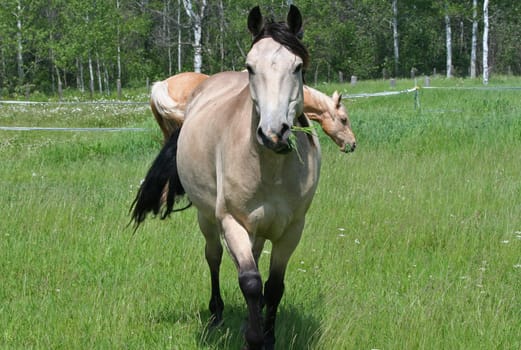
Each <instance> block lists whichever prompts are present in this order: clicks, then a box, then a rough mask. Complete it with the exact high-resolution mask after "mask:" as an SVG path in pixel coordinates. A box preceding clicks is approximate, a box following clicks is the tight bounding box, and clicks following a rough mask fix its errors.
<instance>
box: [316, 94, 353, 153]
mask: <svg viewBox="0 0 521 350" xmlns="http://www.w3.org/2000/svg"><path fill="white" fill-rule="evenodd" d="M332 102H333V103H332V105H331V106H329V108H328V111H327V112H325V113H327V114H328V115H327V117H324V118H322V128H323V129H324V131H325V132H326V133H327V134H328V135H329V136H330V137H331V138H332V139H333V141H335V143H336V144H337V145H338V146H340V149H341V150H342V151H344V152H353V151H354V150H355V148H356V139H355V134H354V133H353V130H352V129H351V122H350V121H349V116H348V115H347V110H346V108H345V107H344V105H343V104H342V95H341V94H339V93H338V92H336V91H335V92H334V93H333V96H332Z"/></svg>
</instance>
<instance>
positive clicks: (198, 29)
mask: <svg viewBox="0 0 521 350" xmlns="http://www.w3.org/2000/svg"><path fill="white" fill-rule="evenodd" d="M183 4H184V7H185V10H186V13H187V15H188V17H190V22H191V24H192V31H193V33H194V41H193V43H192V46H193V48H194V72H196V73H201V67H202V65H203V47H202V45H201V38H202V32H203V19H204V11H205V9H206V0H201V2H200V4H199V13H196V12H195V11H194V9H193V6H192V0H183Z"/></svg>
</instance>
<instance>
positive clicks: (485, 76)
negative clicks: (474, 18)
mask: <svg viewBox="0 0 521 350" xmlns="http://www.w3.org/2000/svg"><path fill="white" fill-rule="evenodd" d="M483 84H485V85H487V84H488V0H484V1H483Z"/></svg>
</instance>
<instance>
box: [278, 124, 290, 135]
mask: <svg viewBox="0 0 521 350" xmlns="http://www.w3.org/2000/svg"><path fill="white" fill-rule="evenodd" d="M288 131H289V125H288V124H286V123H283V124H282V128H281V129H280V136H284V134H285V133H287V132H288Z"/></svg>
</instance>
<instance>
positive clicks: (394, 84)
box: [390, 78, 396, 88]
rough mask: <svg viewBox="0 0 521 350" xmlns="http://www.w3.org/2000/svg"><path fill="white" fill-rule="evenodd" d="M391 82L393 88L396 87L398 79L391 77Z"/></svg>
mask: <svg viewBox="0 0 521 350" xmlns="http://www.w3.org/2000/svg"><path fill="white" fill-rule="evenodd" d="M390 84H391V87H392V88H395V87H396V79H394V78H391V80H390Z"/></svg>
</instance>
